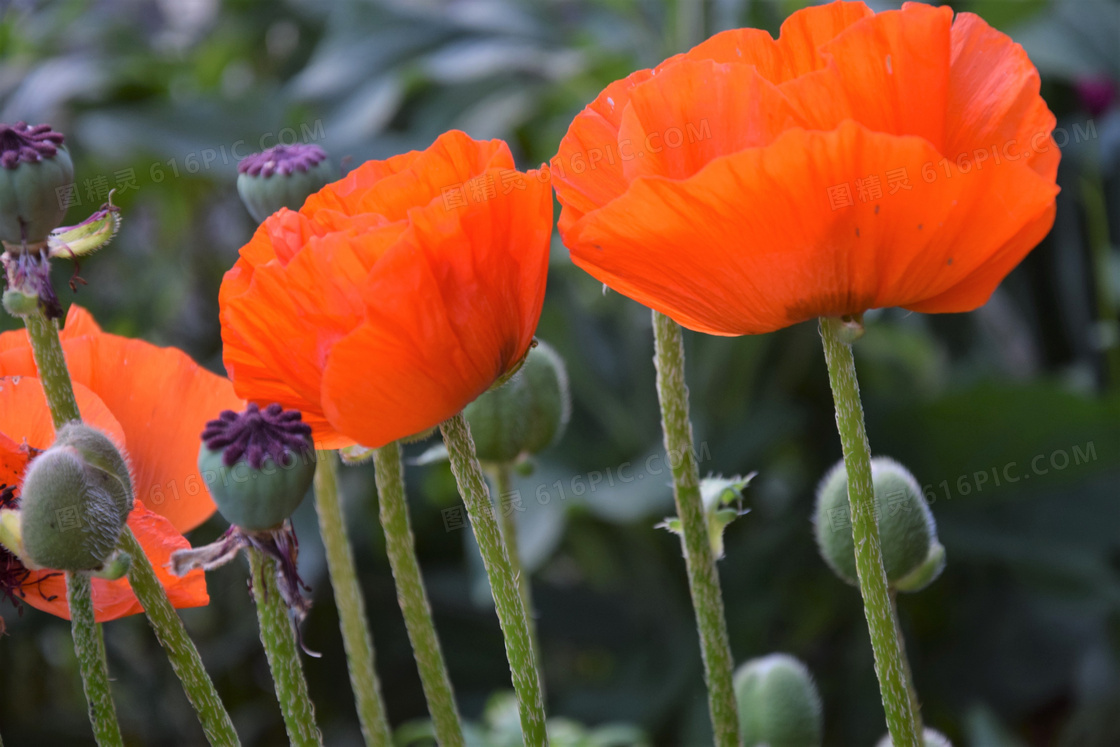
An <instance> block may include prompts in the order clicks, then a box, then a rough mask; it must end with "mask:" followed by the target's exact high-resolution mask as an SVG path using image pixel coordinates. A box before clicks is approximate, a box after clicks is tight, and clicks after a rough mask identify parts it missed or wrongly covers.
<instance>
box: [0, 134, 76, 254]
mask: <svg viewBox="0 0 1120 747" xmlns="http://www.w3.org/2000/svg"><path fill="white" fill-rule="evenodd" d="M62 142H63V137H62V134H61V133H58V132H54V131H53V130H51V128H50V125H45V124H41V125H35V126H34V127H30V126H28V125H27V124H26V123H25V122H17V123H16V124H14V125H6V124H0V241H3V242H4V243H5V244H8V245H9V246H10V247H21V246H22V245H24V244H27V245H35V244H39V243H41V242H43V241H44V240H46V238H47V235H48V234H49V233H50V232H51V231H53V230H54V229H55V228H56V227H57V226H58V224H59V223H61V222H62V218H63V216H65V215H66V207H67V206H66V200H65V199H63V195H62V190H64V189H65V188H66V187H71V188H72V187H73V184H74V164H73V163H72V162H71V161H70V154H69V153H67V152H66V148H64V147H63V145H62Z"/></svg>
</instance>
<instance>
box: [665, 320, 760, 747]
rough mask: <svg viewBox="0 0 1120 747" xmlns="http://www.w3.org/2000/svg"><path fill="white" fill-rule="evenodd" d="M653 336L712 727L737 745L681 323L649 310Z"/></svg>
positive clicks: (726, 746) (718, 737) (727, 743)
mask: <svg viewBox="0 0 1120 747" xmlns="http://www.w3.org/2000/svg"><path fill="white" fill-rule="evenodd" d="M653 340H654V350H655V356H654V363H655V364H656V367H657V397H658V400H659V401H660V402H661V425H662V428H663V429H664V432H665V451H666V452H667V454H668V457H669V466H670V467H671V468H672V470H673V497H674V498H675V499H676V503H677V516H678V517H679V519H680V522H681V547H682V548H683V549H684V560H685V567H686V569H687V571H688V587H689V590H690V591H691V593H692V605H693V607H694V608H695V610H696V625H697V627H698V628H699V631H700V652H701V654H702V656H703V659H704V673H705V677H706V680H707V683H708V710H709V712H710V715H711V718H712V730H713V732H714V739H715V744H716V745H718V747H737V745H739V744H740V741H739V709H738V706H737V704H736V700H735V688H734V686H733V684H732V668H733V661H732V658H731V645H730V644H729V642H728V639H727V621H726V620H725V619H724V612H723V596H722V594H721V592H720V585H719V571H718V570H716V561H715V558H714V557H713V556H712V543H711V539H710V537H709V534H708V519H707V517H706V515H705V513H704V503H703V501H702V500H701V498H700V467H699V465H698V464H697V462H696V451H695V449H694V448H693V443H692V423H691V422H690V421H689V417H688V385H687V384H686V383H685V378H684V340H683V337H682V334H681V328H680V325H678V324H677V323H676V322H674V321H673V320H672V319H670V318H669V317H667V316H665V315H664V314H662V313H660V312H657V311H655V312H653Z"/></svg>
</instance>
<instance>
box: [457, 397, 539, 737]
mask: <svg viewBox="0 0 1120 747" xmlns="http://www.w3.org/2000/svg"><path fill="white" fill-rule="evenodd" d="M440 430H441V431H443V440H444V442H445V443H446V444H447V453H448V456H449V457H450V459H451V471H452V473H454V475H455V482H456V483H457V484H458V486H459V493H460V494H461V495H462V496H463V502H464V503H465V504H466V507H467V516H469V517H470V520H471V527H472V528H473V529H474V536H475V539H476V540H478V547H479V550H480V551H481V552H482V562H483V565H485V566H486V575H487V576H489V578H490V591H491V592H492V593H493V595H494V608H495V609H496V610H497V613H498V621H499V622H500V623H501V626H502V633H503V635H504V636H505V642H506V658H507V659H508V660H509V668H510V672H511V674H512V675H513V689H514V691H515V692H516V693H517V705H518V708H519V710H520V713H521V734H522V738H523V739H524V741H525V744H527V745H532V747H539V746H542V745H547V744H548V736H547V734H546V732H545V715H544V697H543V695H542V693H541V686H540V678H539V676H538V674H537V665H536V662H535V660H534V659H533V644H532V641H531V638H530V637H529V620H528V617H527V616H526V614H525V605H523V604H522V603H521V592H520V591H518V588H517V578H516V577H515V576H514V575H513V568H512V567H511V566H510V562H509V555H508V554H507V552H506V546H505V543H504V542H502V532H501V530H500V529H499V528H498V522H497V521H496V520H495V519H494V509H493V506H492V505H491V503H490V491H489V490H488V489H487V487H486V478H485V477H483V475H482V467H481V466H480V465H479V463H478V456H477V454H476V453H475V448H474V439H473V438H471V429H470V426H469V425H467V421H466V418H464V417H463V414H462V413H459V414H458V415H456V416H455V417H453V418H451V419H450V420H447V421H444V422H443V423H442V424H441V425H440Z"/></svg>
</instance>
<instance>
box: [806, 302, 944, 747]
mask: <svg viewBox="0 0 1120 747" xmlns="http://www.w3.org/2000/svg"><path fill="white" fill-rule="evenodd" d="M844 328H845V323H844V321H842V320H840V319H835V318H831V317H822V318H821V320H820V329H821V339H822V340H823V341H824V357H825V361H826V362H827V363H828V380H829V383H830V384H831V385H832V397H833V400H834V401H835V403H836V426H837V428H838V430H839V431H840V443H841V445H842V447H843V450H844V466H845V468H846V469H847V471H848V501H849V503H850V505H851V515H852V540H853V542H854V543H855V552H856V574H857V576H858V578H859V590H860V593H861V594H862V595H863V610H864V614H865V616H866V617H867V627H868V630H869V631H870V633H871V648H872V651H873V652H874V654H875V674H876V675H878V677H879V692H880V694H881V695H882V698H883V708H884V710H885V711H886V716H887V728H888V729H889V730H890V734H891V740H892V741H893V742H894V745H895V747H919V746H920V745H921V741H920V740H921V734H922V725H921V717H920V716H919V714H918V712H917V710H916V709H915V708H914V706H913V705H912V703H911V697H910V688H909V686H908V683H907V678H906V666H907V665H906V663H905V659H906V655H905V653H904V652H903V648H902V641H901V637H900V635H899V629H898V622H897V620H896V619H895V614H894V607H893V606H892V605H891V598H890V591H889V589H888V587H887V573H886V571H885V570H884V568H883V553H882V550H881V549H880V546H879V523H878V519H877V518H876V515H875V491H874V487H873V484H872V482H871V447H870V445H869V444H868V442H867V432H866V429H865V426H864V422H863V404H862V402H861V401H860V397H859V382H858V381H857V379H856V366H855V358H853V356H852V346H851V345H850V344H849V343H848V342H846V341H845V339H844V337H843V330H844Z"/></svg>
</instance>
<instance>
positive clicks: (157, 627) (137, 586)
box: [120, 526, 241, 747]
mask: <svg viewBox="0 0 1120 747" xmlns="http://www.w3.org/2000/svg"><path fill="white" fill-rule="evenodd" d="M120 548H121V550H123V551H124V552H126V553H128V555H129V557H130V559H131V562H130V564H129V567H128V583H129V584H130V585H131V586H132V591H133V592H134V593H135V594H136V598H137V599H139V600H140V604H141V605H142V606H143V607H144V612H145V614H146V615H147V616H148V622H149V623H150V624H151V626H152V630H153V631H155V634H156V638H158V639H159V642H160V645H161V646H163V650H164V652H165V653H166V654H167V658H168V660H169V661H170V662H171V668H172V669H174V670H175V674H176V675H177V676H178V677H179V681H180V682H182V683H183V691H184V692H186V694H187V698H188V699H189V700H190V701H191V705H193V706H194V710H195V713H197V714H198V720H199V723H201V724H202V731H203V732H204V733H205V734H206V739H207V740H209V742H210V744H213V745H223V747H224V746H225V745H239V744H241V742H240V740H239V739H238V738H237V732H236V731H234V728H233V722H232V721H230V718H229V713H227V712H226V707H225V706H224V705H223V704H222V699H221V698H220V697H219V696H218V691H217V690H216V689H215V688H214V683H213V682H212V681H211V680H210V676H209V675H208V674H207V673H206V668H205V667H204V666H203V664H202V657H200V656H199V655H198V649H196V648H195V645H194V642H193V641H191V639H190V636H188V635H187V631H186V629H185V628H184V627H183V621H182V620H181V619H180V618H179V615H178V613H176V612H175V608H174V607H172V606H171V602H170V601H168V599H167V593H166V592H165V591H164V589H163V585H162V584H161V583H160V582H159V578H157V577H156V573H155V570H154V569H153V568H152V561H151V560H149V559H148V556H147V554H145V552H144V548H143V547H141V546H140V543H139V542H137V541H136V536H135V535H134V534H133V533H132V530H131V529H129V528H128V527H127V526H126V527H125V528H124V531H123V532H121V543H120Z"/></svg>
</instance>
